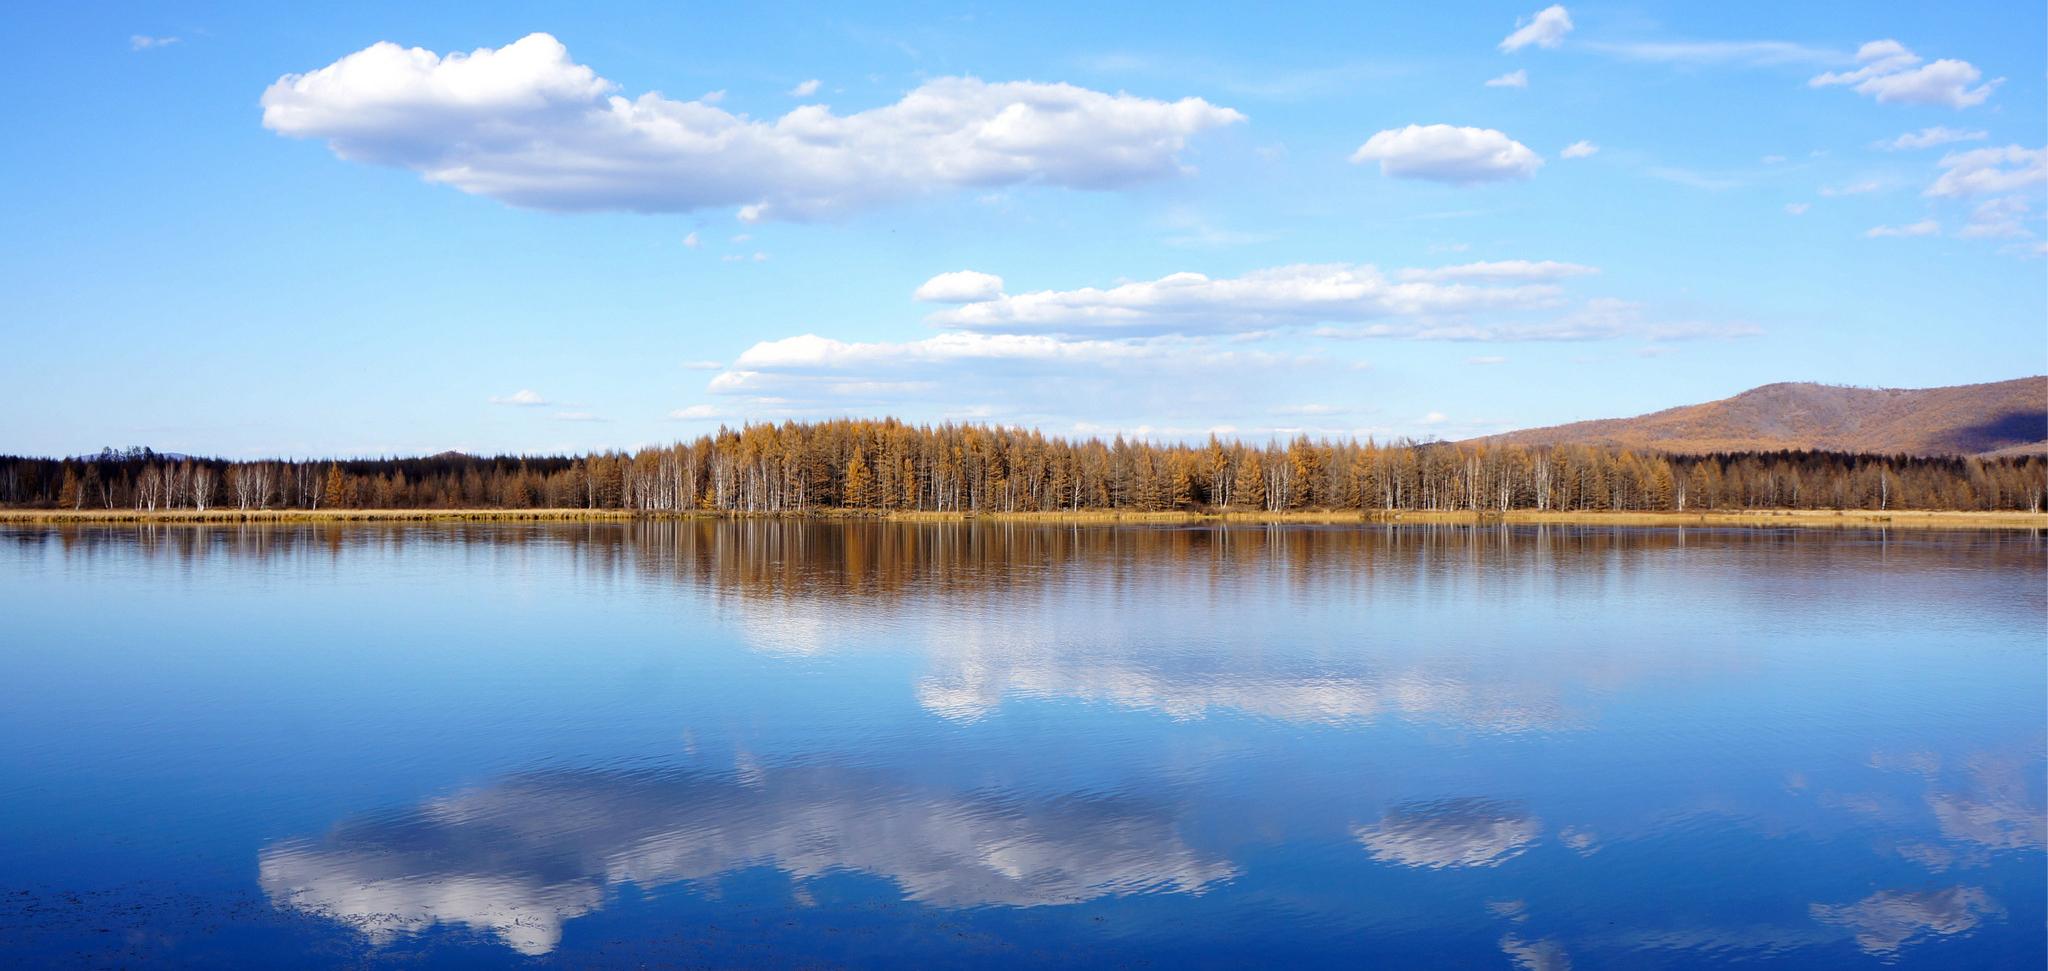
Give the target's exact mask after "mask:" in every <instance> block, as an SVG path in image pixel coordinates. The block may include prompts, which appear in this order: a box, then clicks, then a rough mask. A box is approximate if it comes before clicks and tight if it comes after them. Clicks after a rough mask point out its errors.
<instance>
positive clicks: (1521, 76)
mask: <svg viewBox="0 0 2048 971" xmlns="http://www.w3.org/2000/svg"><path fill="white" fill-rule="evenodd" d="M1486 86H1487V87H1489V88H1526V87H1528V86H1529V72H1528V71H1525V70H1521V69H1520V68H1517V69H1515V70H1513V71H1509V72H1508V73H1506V74H1503V75H1501V76H1500V77H1497V78H1492V79H1489V80H1488V81H1487V82H1486Z"/></svg>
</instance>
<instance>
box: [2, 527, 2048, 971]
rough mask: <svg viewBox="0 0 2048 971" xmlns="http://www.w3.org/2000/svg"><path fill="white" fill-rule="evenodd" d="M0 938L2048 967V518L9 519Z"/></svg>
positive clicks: (1035, 960) (194, 950)
mask: <svg viewBox="0 0 2048 971" xmlns="http://www.w3.org/2000/svg"><path fill="white" fill-rule="evenodd" d="M0 617H4V628H0V629H4V632H5V633H4V650H0V965H5V966H10V967H11V966H31V967H33V966H42V965H65V966H69V965H87V966H92V965H102V966H105V965H114V966H138V965H139V966H195V967H221V966H252V967H329V966H351V967H354V966H373V967H381V966H384V965H409V966H410V965H426V966H435V967H443V966H449V967H495V966H520V965H554V964H561V965H568V966H575V967H610V966H632V967H638V966H687V967H694V966H729V967H760V966H777V965H802V966H849V965H850V966H863V965H865V966H876V965H888V966H919V967H948V966H950V967H998V966H1024V965H1039V964H1063V965H1096V964H1109V965H1119V966H1139V967H1143V966H1150V967H1198V966H1246V965H1265V966H1312V965H1326V966H1340V967H1476V968H1515V967H1519V968H1530V969H1556V968H1566V967H1578V968H1600V967H1627V968H1641V967H1704V966H1719V965H1723V964H1730V963H1738V962H1739V963H1744V964H1748V965H1758V966H1767V967H1768V966H1783V967H1800V968H1829V967H1883V966H1897V967H1928V968H1989V967H2016V968H2025V967H2041V966H2042V965H2043V963H2044V944H2043V939H2044V928H2048V913H2044V897H2048V891H2044V865H2048V864H2044V853H2043V850H2044V846H2043V844H2044V839H2048V836H2044V829H2048V814H2044V791H2043V790H2044V773H2048V756H2044V747H2048V741H2044V721H2048V710H2044V708H2048V703H2044V697H2048V671H2044V667H2048V660H2044V630H2048V540H2044V539H2042V538H2040V537H2037V536H2033V535H2027V534H1991V533H1971V534H1965V533H1956V534H1935V533H1917V532H1916V533H1906V534H1900V533H1891V534H1888V535H1887V534H1883V533H1876V532H1839V533H1837V532H1820V531H1815V532H1772V531H1695V530H1685V531H1679V530H1609V529H1547V530H1538V529H1479V530H1472V529H1423V528H1406V529H1389V528H1273V529H1268V528H1231V529H1129V528H1127V529H1108V528H1079V529H1075V528H1065V527H1047V528H1041V527H1028V526H958V525H943V526H940V525H930V526H912V525H874V524H869V525H850V526H842V525H834V524H823V523H803V524H799V523H775V522H687V523H663V524H645V523H643V524H605V525H589V526H585V525H573V526H537V527H494V526H493V527H475V526H406V527H388V528H387V527H349V528H340V529H324V528H305V529H290V528H284V529H280V528H261V529H257V528H244V529H235V528H226V529H222V528H169V529H166V528H108V529H97V530H93V529H81V530H63V531H57V530H6V531H0Z"/></svg>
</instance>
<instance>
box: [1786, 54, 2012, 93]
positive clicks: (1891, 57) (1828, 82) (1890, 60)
mask: <svg viewBox="0 0 2048 971" xmlns="http://www.w3.org/2000/svg"><path fill="white" fill-rule="evenodd" d="M1856 63H1857V65H1858V66H1857V67H1856V69H1855V70H1851V71H1829V72H1827V73H1825V74H1820V75H1816V76H1815V77H1814V78H1813V79H1812V80H1810V81H1808V82H1807V83H1808V84H1809V85H1811V86H1813V87H1816V88H1823V87H1831V86H1843V87H1848V88H1850V89H1852V90H1854V91H1855V92H1857V93H1858V94H1867V95H1869V96H1871V97H1873V98H1876V99H1877V102H1878V103H1879V104H1905V105H1945V106H1947V107H1950V108H1968V107H1970V106H1972V105H1979V104H1983V103H1984V99H1986V98H1989V97H1991V92H1992V91H1993V90H1994V89H1996V88H1997V87H1998V86H1999V84H2001V83H2003V82H2004V80H2005V79H2004V78H1994V79H1992V80H1991V81H1990V82H1989V83H1986V84H1983V85H1980V86H1978V87H1975V88H1972V87H1971V85H1973V84H1976V83H1977V81H1978V80H1979V79H1980V78H1982V77H1983V76H1984V72H1982V71H1979V70H1977V68H1976V66H1975V65H1973V64H1971V63H1970V62H1968V61H1958V60H1950V59H1946V58H1944V59H1942V60H1938V61H1933V62H1930V63H1927V64H1922V63H1920V56H1919V55H1918V54H1915V53H1913V52H1912V51H1910V50H1907V49H1906V45H1904V44H1901V43H1899V42H1898V41H1895V40H1874V41H1871V42H1870V43H1868V44H1865V45H1863V46H1862V47H1861V48H1859V49H1857V51H1856Z"/></svg>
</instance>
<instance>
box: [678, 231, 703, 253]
mask: <svg viewBox="0 0 2048 971" xmlns="http://www.w3.org/2000/svg"><path fill="white" fill-rule="evenodd" d="M683 245H684V246H687V247H689V248H690V249H696V248H697V247H699V246H702V245H704V241H703V240H700V239H698V238H697V234H696V233H691V234H690V235H688V236H685V237H683Z"/></svg>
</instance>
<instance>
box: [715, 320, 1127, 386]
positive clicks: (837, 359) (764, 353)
mask: <svg viewBox="0 0 2048 971" xmlns="http://www.w3.org/2000/svg"><path fill="white" fill-rule="evenodd" d="M1165 347H1166V345H1163V344H1157V343H1150V344H1148V343H1146V342H1142V341H1129V340H1066V339H1063V338H1059V337H1052V336H1047V335H1044V334H975V333H945V334H934V335H933V336H931V337H926V338H923V339H921V340H914V341H901V342H890V341H872V342H870V341H841V340H834V339H832V338H829V337H820V336H818V335H816V334H801V335H798V336H796V337H784V338H781V339H780V340H769V341H760V342H758V343H756V344H755V345H754V346H752V347H749V348H747V349H746V350H745V351H743V352H741V354H740V356H739V357H738V358H736V359H734V360H733V362H732V369H731V370H729V371H726V372H725V373H724V374H721V375H719V377H718V378H717V379H713V381H712V384H711V390H713V391H730V390H735V385H738V384H745V383H748V382H749V381H750V380H751V379H748V378H730V379H728V376H729V375H736V374H748V373H759V372H764V371H815V370H828V369H834V368H850V367H868V366H874V365H896V364H905V363H927V364H931V363H946V362H953V361H973V360H982V361H990V360H1021V361H1061V360H1085V361H1092V362H1096V363H1105V362H1109V361H1113V360H1128V359H1131V358H1136V357H1147V356H1157V354H1158V353H1159V352H1160V351H1161V350H1162V349H1164V348H1165ZM720 379H727V380H724V381H723V382H721V380H720Z"/></svg>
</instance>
